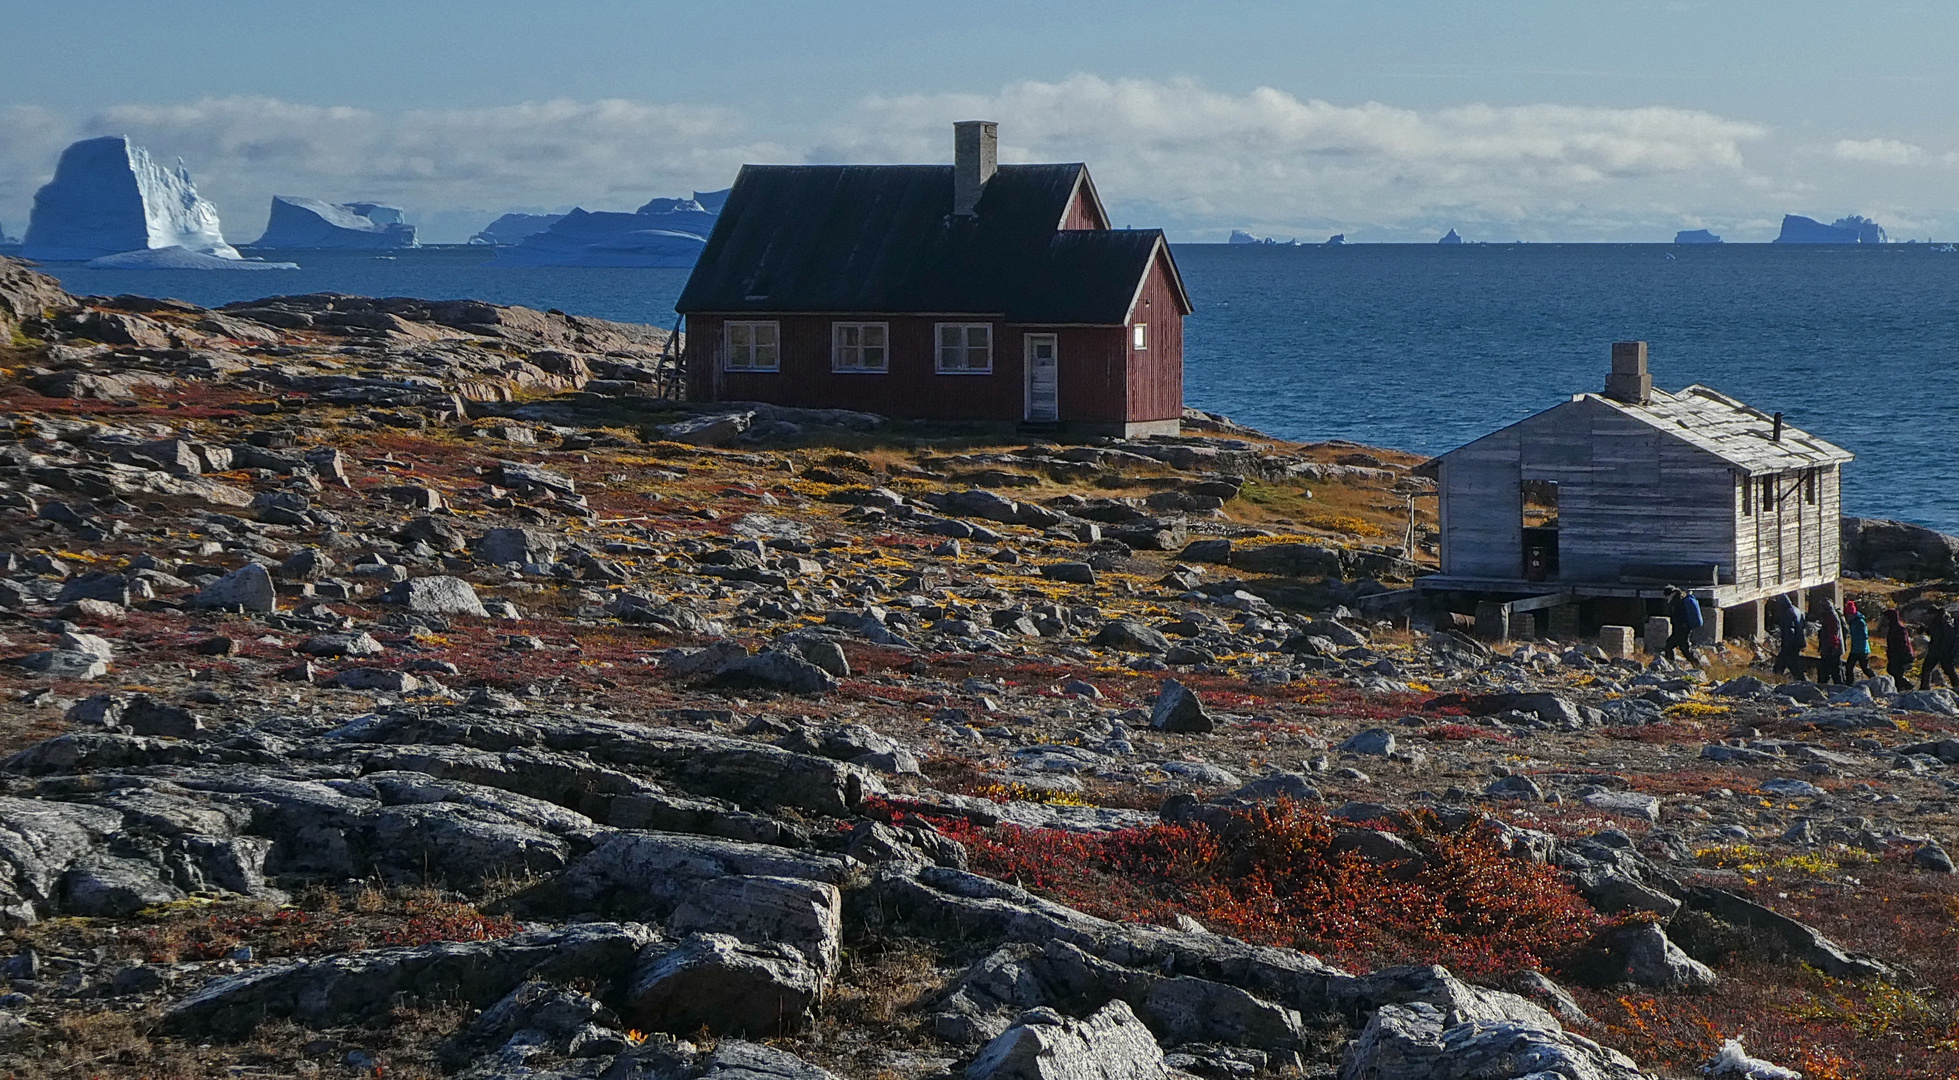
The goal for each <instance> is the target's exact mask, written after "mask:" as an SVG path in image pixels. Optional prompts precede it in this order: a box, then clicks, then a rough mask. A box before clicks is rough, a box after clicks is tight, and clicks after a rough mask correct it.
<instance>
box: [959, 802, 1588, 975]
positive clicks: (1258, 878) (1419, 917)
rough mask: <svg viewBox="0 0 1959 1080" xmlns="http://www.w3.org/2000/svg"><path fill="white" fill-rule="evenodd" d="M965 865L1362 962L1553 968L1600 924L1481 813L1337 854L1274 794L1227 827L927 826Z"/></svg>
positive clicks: (1054, 891) (1081, 904)
mask: <svg viewBox="0 0 1959 1080" xmlns="http://www.w3.org/2000/svg"><path fill="white" fill-rule="evenodd" d="M938 824H939V825H940V827H941V828H943V829H945V830H946V831H947V832H949V833H952V834H953V835H955V836H957V837H958V838H959V839H961V840H963V841H965V842H966V844H967V845H968V847H969V849H970V852H971V857H972V865H973V869H974V870H975V871H976V872H978V873H982V874H986V875H988V876H990V877H996V878H1000V879H1002V880H1007V881H1013V882H1016V883H1018V884H1019V885H1021V886H1022V887H1023V888H1027V889H1030V890H1032V891H1034V892H1038V893H1042V894H1045V895H1047V896H1050V897H1053V898H1054V899H1057V900H1060V901H1061V902H1063V903H1067V904H1070V905H1072V906H1074V907H1077V908H1080V909H1081V910H1083V911H1087V912H1089V913H1091V914H1095V915H1100V916H1102V917H1104V918H1110V919H1120V920H1130V921H1146V922H1157V923H1168V922H1169V921H1170V920H1171V918H1172V917H1173V916H1174V915H1176V914H1178V913H1182V914H1187V915H1190V916H1192V917H1194V918H1196V919H1197V920H1198V921H1200V922H1202V923H1204V924H1205V925H1206V926H1208V927H1210V928H1212V929H1215V930H1218V931H1220V932H1222V933H1228V934H1232V935H1234V936H1237V937H1240V938H1244V939H1245V940H1247V941H1255V942H1259V943H1261V944H1267V945H1280V946H1286V947H1291V948H1298V949H1303V950H1306V951H1309V952H1314V953H1319V954H1321V955H1323V956H1326V957H1328V958H1329V959H1331V960H1334V961H1337V962H1340V963H1346V964H1354V965H1359V966H1363V967H1372V966H1376V965H1380V964H1386V963H1409V962H1420V963H1442V964H1446V965H1448V966H1449V967H1450V968H1451V969H1453V970H1457V971H1460V972H1462V973H1464V974H1467V975H1483V974H1489V973H1493V972H1498V971H1511V970H1517V969H1520V968H1526V967H1540V966H1546V965H1553V964H1556V963H1557V962H1559V961H1560V960H1561V959H1563V958H1564V957H1565V956H1567V955H1568V954H1570V953H1572V952H1573V951H1574V950H1576V949H1577V948H1579V947H1581V946H1582V945H1583V944H1584V942H1585V941H1586V940H1587V939H1589V938H1590V937H1591V935H1592V934H1593V933H1594V932H1595V931H1596V930H1597V929H1598V928H1599V927H1600V926H1601V925H1603V922H1604V920H1602V919H1601V918H1600V917H1599V916H1598V915H1597V913H1595V912H1594V911H1593V910H1592V909H1591V908H1590V907H1589V906H1588V905H1586V903H1585V902H1584V900H1583V899H1582V898H1580V897H1579V896H1578V895H1577V894H1576V893H1575V892H1573V891H1572V889H1571V887H1570V885H1568V884H1567V883H1566V882H1565V881H1564V879H1563V877H1562V876H1561V875H1560V874H1559V873H1558V872H1557V871H1556V870H1554V869H1552V868H1550V867H1546V866H1542V865H1538V864H1535V863H1531V862H1529V861H1526V860H1523V859H1519V858H1517V857H1515V856H1513V855H1511V854H1509V853H1508V852H1507V851H1506V850H1505V848H1504V847H1503V846H1502V845H1501V844H1499V843H1498V842H1497V839H1496V837H1495V835H1494V833H1493V832H1492V831H1491V830H1490V829H1489V827H1488V826H1486V825H1483V824H1480V823H1479V824H1476V825H1472V826H1470V827H1468V828H1465V829H1461V830H1456V831H1445V830H1443V829H1442V828H1440V827H1439V826H1438V825H1436V823H1435V822H1434V821H1433V820H1428V821H1421V820H1416V821H1414V822H1412V823H1410V824H1408V825H1406V826H1403V827H1402V828H1401V829H1400V835H1401V839H1403V840H1404V841H1406V842H1408V843H1409V844H1410V845H1412V846H1413V849H1414V850H1415V851H1417V852H1418V853H1419V854H1418V856H1417V857H1414V858H1409V859H1404V860H1400V861H1392V860H1383V859H1370V858H1367V857H1365V856H1363V855H1362V854H1360V853H1359V852H1357V851H1351V850H1342V849H1341V845H1340V843H1339V841H1340V840H1341V834H1342V832H1343V830H1346V829H1349V828H1351V826H1350V825H1348V824H1347V823H1345V822H1340V821H1336V820H1334V819H1332V818H1329V817H1328V816H1327V815H1326V814H1324V813H1322V812H1320V811H1317V810H1312V809H1308V808H1305V807H1301V806H1297V805H1294V804H1291V803H1288V802H1280V803H1278V804H1276V805H1274V806H1271V807H1260V808H1256V809H1252V810H1250V811H1247V812H1245V813H1243V814H1240V815H1238V816H1237V817H1236V818H1235V819H1234V821H1233V823H1232V825H1231V827H1228V828H1225V829H1223V830H1219V831H1214V830H1213V829H1212V828H1210V827H1207V826H1204V825H1195V824H1193V825H1173V824H1158V825H1153V826H1150V827H1148V828H1142V829H1128V830H1123V831H1119V832H1112V833H1068V832H1057V831H1048V830H1031V829H1020V828H1016V827H1013V826H1008V825H1002V826H998V827H996V828H991V829H975V828H973V827H972V826H971V825H970V824H967V823H965V822H943V821H942V822H938Z"/></svg>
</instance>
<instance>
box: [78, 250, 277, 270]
mask: <svg viewBox="0 0 1959 1080" xmlns="http://www.w3.org/2000/svg"><path fill="white" fill-rule="evenodd" d="M83 265H84V266H86V267H87V268H88V269H90V270H297V269H299V264H298V263H289V262H266V261H265V260H263V259H242V258H230V259H225V258H220V257H218V256H216V255H206V254H205V253H203V252H201V251H192V250H191V249H189V248H183V247H162V248H139V249H137V250H135V251H122V252H117V253H116V254H114V255H104V256H102V257H101V258H99V259H90V260H89V261H88V262H86V263H84V264H83Z"/></svg>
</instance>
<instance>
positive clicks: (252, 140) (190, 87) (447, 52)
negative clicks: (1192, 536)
mask: <svg viewBox="0 0 1959 1080" xmlns="http://www.w3.org/2000/svg"><path fill="white" fill-rule="evenodd" d="M6 23H7V32H6V34H5V35H3V36H0V228H4V229H5V231H6V232H7V233H8V234H10V235H14V236H18V235H20V234H21V233H22V232H23V231H24V229H25V226H26V224H27V217H28V214H29V208H30V207H31V205H32V201H33V193H34V191H35V189H36V188H38V187H39V186H40V185H41V184H43V183H45V182H47V180H48V178H49V177H50V176H52V174H53V171H54V164H55V161H56V159H57V158H58V157H59V156H60V152H61V149H62V147H64V146H65V145H67V144H68V143H69V142H71V141H73V140H75V139H79V138H86V137H91V136H95V135H103V134H127V135H129V136H131V137H132V138H133V139H135V140H136V141H137V142H138V143H140V144H142V145H144V146H146V147H148V148H149V150H150V151H151V152H152V154H154V155H156V156H157V157H158V158H160V159H162V160H165V161H168V160H171V159H174V158H179V157H181V158H182V159H183V160H184V162H185V164H186V166H187V167H188V168H189V170H190V172H191V175H192V176H193V178H194V179H195V180H196V182H197V185H198V188H199V190H200V191H201V192H202V193H203V194H204V195H205V196H206V197H208V198H210V199H211V200H212V201H213V202H214V203H216V204H217V207H218V210H219V212H220V214H221V215H222V219H223V221H224V223H225V231H226V235H227V236H228V237H229V238H230V239H232V240H233V241H234V242H243V241H249V240H251V239H253V238H255V237H256V236H257V234H258V232H259V231H260V230H261V229H262V228H263V225H264V221H265V216H266V212H267V207H268V205H269V202H270V199H271V196H273V195H274V194H282V195H304V196H309V197H313V198H323V199H328V200H330V201H347V200H354V199H374V200H380V201H386V202H392V203H395V204H397V205H400V206H403V207H405V208H406V209H407V210H408V212H409V213H408V220H410V221H412V222H416V223H418V224H420V225H421V226H422V229H423V235H424V238H425V239H427V240H431V241H436V242H454V241H460V240H462V239H464V238H466V237H467V236H468V235H469V234H470V233H471V232H473V231H475V230H476V229H477V228H480V227H481V226H482V225H484V224H487V223H488V222H489V221H490V220H491V219H492V218H494V217H495V216H497V215H498V214H500V213H503V212H504V211H507V210H527V211H533V212H536V211H546V210H560V211H561V210H564V209H568V208H569V207H571V206H573V205H577V206H583V207H585V208H586V209H589V210H631V209H634V208H636V207H637V206H639V205H640V204H641V203H643V202H645V201H646V200H647V199H649V198H652V197H654V196H660V195H668V196H671V195H680V194H685V193H687V192H689V191H694V190H713V189H717V188H722V187H726V186H727V185H728V184H730V183H731V182H732V181H733V179H734V174H735V172H736V170H737V169H738V168H739V167H740V166H741V164H742V163H744V162H757V163H785V162H786V163H798V162H863V163H879V162H935V161H936V162H943V161H948V160H950V157H951V151H952V138H951V128H950V126H951V124H952V122H953V121H955V120H962V119H991V120H997V121H999V122H1000V139H1001V160H1002V161H1003V162H1004V161H1086V162H1087V163H1088V164H1089V167H1090V169H1091V170H1092V172H1093V173H1094V175H1095V178H1096V184H1097V187H1098V190H1099V191H1100V193H1101V195H1102V196H1103V199H1104V201H1105V202H1107V203H1108V204H1109V206H1110V209H1111V212H1112V214H1113V215H1114V217H1115V218H1116V223H1117V224H1118V225H1126V226H1137V227H1146V226H1148V227H1161V228H1164V229H1167V230H1168V231H1169V232H1170V234H1171V237H1172V239H1175V240H1181V241H1216V240H1222V239H1224V238H1225V236H1226V235H1227V234H1228V233H1229V232H1230V231H1231V230H1232V229H1246V230H1248V231H1251V232H1253V233H1256V234H1259V235H1273V236H1279V237H1299V238H1302V239H1304V240H1309V241H1318V240H1322V239H1325V238H1326V237H1327V236H1328V235H1330V234H1333V233H1345V234H1346V236H1347V238H1348V240H1349V241H1350V242H1366V241H1387V242H1409V241H1430V240H1433V239H1435V238H1436V237H1437V236H1439V235H1440V234H1441V233H1442V232H1444V231H1446V230H1447V229H1450V228H1455V229H1458V230H1459V231H1460V232H1461V234H1462V235H1463V236H1464V237H1466V238H1468V239H1471V240H1496V241H1509V240H1529V241H1538V242H1551V241H1666V240H1671V239H1672V236H1673V234H1674V232H1675V231H1676V230H1680V229H1696V228H1708V229H1712V230H1713V231H1715V232H1716V233H1719V234H1721V235H1723V236H1725V237H1726V238H1727V239H1729V240H1731V241H1765V240H1769V239H1772V238H1773V237H1774V236H1775V234H1776V232H1777V229H1778V226H1779V223H1780V221H1781V218H1782V215H1784V214H1785V213H1795V214H1803V215H1806V216H1810V217H1815V218H1819V219H1821V220H1825V221H1828V220H1833V219H1835V218H1837V217H1840V216H1843V215H1847V214H1863V215H1867V216H1870V217H1872V218H1875V219H1876V220H1877V221H1879V222H1880V223H1882V224H1883V225H1884V226H1885V227H1886V228H1887V230H1888V231H1889V232H1890V234H1891V236H1892V237H1893V238H1894V239H1906V238H1918V239H1927V238H1937V239H1940V240H1953V239H1959V75H1955V68H1956V67H1959V61H1955V60H1954V59H1953V58H1952V56H1951V51H1950V45H1951V43H1952V42H1953V41H1955V40H1959V5H1955V4H1950V3H1901V2H1900V3H1887V2H1884V0H1865V2H1861V3H1858V4H1855V5H1852V4H1845V3H1816V2H1803V0H1776V2H1767V0H1719V2H1710V3H1699V2H1669V3H1648V2H1643V0H1611V2H1594V0H1556V2H1540V0H1515V2H1509V0H1484V2H1480V3H1478V2H1472V0H1354V2H1344V0H1342V2H1331V0H1330V2H1311V0H1294V2H1279V0H1244V2H1233V0H1213V2H1212V3H1209V4H1202V5H1199V4H1190V3H1187V2H1179V3H1169V2H1158V0H1129V2H1125V3H1113V2H1105V0H1039V2H1034V0H992V2H989V3H987V4H984V5H981V4H968V3H950V2H941V0H903V2H887V0H862V2H856V3H837V2H830V0H802V2H783V3H777V2H768V0H720V2H717V3H712V4H703V3H690V4H675V3H665V2H650V0H638V2H635V0H554V2H552V3H548V4H546V3H538V2H537V0H522V2H515V0H469V2H467V3H464V2H456V0H393V2H390V3H379V2H369V0H344V2H335V0H317V2H308V3H301V2H298V0H202V2H199V3H195V4H190V3H181V2H172V0H64V2H61V3H55V2H52V0H22V3H20V4H17V5H13V6H12V10H10V11H9V13H8V17H7V19H6Z"/></svg>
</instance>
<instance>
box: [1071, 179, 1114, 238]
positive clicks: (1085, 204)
mask: <svg viewBox="0 0 1959 1080" xmlns="http://www.w3.org/2000/svg"><path fill="white" fill-rule="evenodd" d="M1108 227H1109V222H1108V220H1107V219H1105V218H1104V217H1103V216H1102V215H1101V214H1099V213H1097V212H1096V209H1095V200H1094V199H1091V198H1089V197H1088V185H1087V184H1077V185H1076V186H1075V195H1074V197H1073V198H1072V199H1070V200H1068V209H1067V212H1065V213H1063V214H1062V215H1061V228H1062V229H1063V230H1064V231H1066V230H1070V229H1075V230H1080V229H1089V230H1093V229H1106V228H1108Z"/></svg>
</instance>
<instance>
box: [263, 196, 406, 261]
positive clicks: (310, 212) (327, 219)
mask: <svg viewBox="0 0 1959 1080" xmlns="http://www.w3.org/2000/svg"><path fill="white" fill-rule="evenodd" d="M247 246H248V247H255V248H412V247H419V246H420V245H418V244H417V243H416V242H415V226H413V225H407V224H403V223H402V220H401V208H400V207H396V206H384V205H382V204H380V203H371V202H357V203H330V202H322V201H321V200H319V199H302V198H299V197H297V196H293V195H274V196H272V216H271V217H270V218H268V219H267V220H266V222H265V235H263V236H261V237H259V238H258V239H257V240H255V241H253V242H252V243H251V244H249V245H247Z"/></svg>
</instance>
